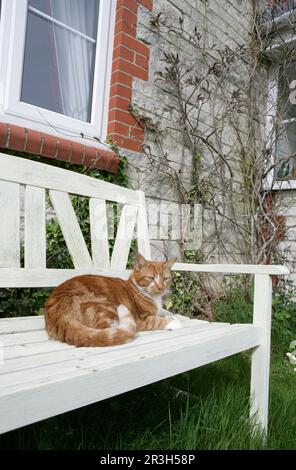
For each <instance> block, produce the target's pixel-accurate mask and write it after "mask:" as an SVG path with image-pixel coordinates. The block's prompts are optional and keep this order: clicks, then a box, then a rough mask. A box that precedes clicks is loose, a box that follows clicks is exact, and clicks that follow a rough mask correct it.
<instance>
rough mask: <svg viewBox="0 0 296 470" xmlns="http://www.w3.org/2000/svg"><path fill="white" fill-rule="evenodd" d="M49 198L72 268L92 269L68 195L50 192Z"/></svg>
mask: <svg viewBox="0 0 296 470" xmlns="http://www.w3.org/2000/svg"><path fill="white" fill-rule="evenodd" d="M49 196H50V199H51V202H52V204H53V207H54V210H55V213H56V216H57V219H58V221H59V224H60V227H61V230H62V232H63V235H64V239H65V242H66V245H67V248H68V250H69V253H70V255H71V258H72V261H73V264H74V267H75V268H76V269H79V268H92V267H93V262H92V259H91V257H90V254H89V252H88V249H87V246H86V244H85V240H84V238H83V235H82V232H81V228H80V226H79V223H78V220H77V217H76V214H75V211H74V209H73V206H72V203H71V200H70V196H69V194H67V193H63V192H61V191H53V190H50V191H49Z"/></svg>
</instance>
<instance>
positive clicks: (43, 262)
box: [0, 153, 289, 434]
mask: <svg viewBox="0 0 296 470" xmlns="http://www.w3.org/2000/svg"><path fill="white" fill-rule="evenodd" d="M0 170H1V171H0V221H1V223H0V288H6V289H7V288H8V289H9V288H14V289H16V288H31V287H33V288H39V287H40V288H53V287H55V286H58V285H59V284H61V283H62V282H64V281H66V280H67V279H71V278H72V277H74V276H79V275H82V274H94V275H107V276H112V277H119V278H122V279H127V278H128V276H129V270H128V269H127V267H128V265H129V260H130V252H131V247H132V244H133V242H136V245H137V250H138V251H139V253H141V254H142V255H143V256H144V257H145V258H146V259H148V260H151V259H153V257H152V253H151V247H150V240H149V225H148V217H147V207H146V199H145V194H144V193H143V192H142V191H140V190H132V189H129V188H125V187H121V186H117V185H115V184H111V183H109V182H106V181H102V180H99V179H97V178H92V177H89V176H86V175H82V174H78V173H76V172H73V171H68V170H65V169H62V168H57V167H55V166H51V165H44V164H42V163H40V162H35V161H31V160H28V159H26V158H19V157H15V156H12V155H5V154H2V153H0ZM73 195H76V196H77V197H78V198H80V197H83V198H84V200H85V198H86V199H87V200H88V203H89V206H88V219H87V226H88V229H89V236H90V241H91V243H90V245H89V244H87V243H86V240H85V238H84V237H85V235H84V234H83V232H82V230H81V227H80V222H79V220H78V218H77V214H76V212H75V209H74V206H73V203H72V196H73ZM48 204H49V205H50V206H52V209H53V210H54V213H55V220H56V222H57V223H58V224H59V226H60V229H61V232H62V234H63V237H64V240H65V244H66V246H67V250H68V252H69V255H70V257H71V260H72V264H73V268H71V269H62V268H61V267H59V266H55V267H50V266H49V265H48V264H49V263H48V261H49V260H48V257H47V254H48V253H47V248H48V240H47V231H46V226H47V205H48ZM114 207H116V217H115V214H114ZM150 209H151V207H150ZM110 210H111V211H110ZM112 214H113V216H112ZM110 215H111V216H112V217H111V219H110ZM22 218H23V222H22V223H21V219H22ZM115 219H116V220H115ZM117 219H118V220H117ZM168 220H169V219H168ZM115 222H116V223H115ZM115 226H116V227H115ZM115 228H116V229H115ZM180 235H181V234H180ZM183 235H185V234H182V237H183ZM182 240H183V238H182ZM111 241H112V244H111V243H110V242H111ZM110 245H112V246H110ZM111 248H112V249H111ZM172 269H173V271H177V272H178V271H179V272H189V273H199V274H201V273H203V275H207V274H208V275H213V274H214V275H216V274H218V273H219V274H221V275H222V274H227V275H238V274H243V275H247V276H253V280H254V302H253V322H252V324H244V325H241V324H235V325H229V324H225V323H207V322H202V321H198V320H189V319H188V318H186V317H181V321H182V322H183V327H182V328H181V329H180V330H175V331H154V332H143V333H140V334H138V335H137V337H136V338H134V339H133V340H132V341H131V342H130V343H128V344H126V345H121V346H114V347H109V348H75V347H73V346H69V345H67V344H64V343H60V342H58V341H54V340H50V339H49V338H48V337H47V334H46V331H45V329H44V319H43V318H42V317H41V316H40V317H38V316H36V317H22V318H9V319H2V320H0V355H1V354H2V352H3V361H1V357H0V433H3V432H6V431H10V430H12V429H16V428H18V427H22V426H25V425H27V424H30V423H34V422H37V421H40V420H42V419H46V418H48V417H51V416H55V415H58V414H61V413H64V412H66V411H70V410H74V409H77V408H79V407H81V406H85V405H87V404H90V403H94V402H97V401H100V400H103V399H105V398H108V397H112V396H115V395H118V394H120V393H124V392H127V391H129V390H133V389H135V388H137V387H141V386H143V385H147V384H150V383H153V382H156V381H158V380H162V379H165V378H167V377H170V376H173V375H176V374H178V373H181V372H184V371H187V370H190V369H194V368H195V367H198V366H202V365H204V364H208V363H211V362H213V361H216V360H218V359H222V358H224V357H227V356H230V355H232V354H236V353H238V352H240V351H244V350H247V349H251V348H252V359H251V384H250V417H251V418H252V420H253V421H254V425H256V426H257V427H259V428H260V429H261V430H262V431H263V432H264V433H265V434H266V432H267V425H268V391H269V363H270V332H271V313H272V276H282V275H287V274H289V270H288V269H287V268H286V267H285V266H275V265H257V264H245V265H244V264H191V263H175V264H174V266H173V267H172ZM162 313H163V314H166V315H167V314H169V312H166V311H164V312H162ZM12 314H13V312H12ZM184 315H186V312H184Z"/></svg>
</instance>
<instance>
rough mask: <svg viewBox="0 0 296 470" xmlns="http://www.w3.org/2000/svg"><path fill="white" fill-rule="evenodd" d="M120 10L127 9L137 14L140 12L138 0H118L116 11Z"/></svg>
mask: <svg viewBox="0 0 296 470" xmlns="http://www.w3.org/2000/svg"><path fill="white" fill-rule="evenodd" d="M120 8H127V9H128V10H131V11H133V12H134V13H137V11H138V5H137V2H136V0H117V4H116V9H117V10H119V9H120Z"/></svg>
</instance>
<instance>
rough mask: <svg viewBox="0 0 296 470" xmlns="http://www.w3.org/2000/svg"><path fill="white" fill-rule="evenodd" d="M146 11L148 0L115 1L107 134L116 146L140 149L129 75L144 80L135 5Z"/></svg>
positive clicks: (145, 62) (144, 54) (145, 53)
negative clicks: (132, 108)
mask: <svg viewBox="0 0 296 470" xmlns="http://www.w3.org/2000/svg"><path fill="white" fill-rule="evenodd" d="M139 4H141V5H143V6H144V7H146V8H147V9H149V10H152V8H153V2H152V0H117V9H116V20H115V36H114V50H113V64H112V78H111V90H110V103H109V124H108V131H107V133H108V135H109V136H110V137H112V139H113V140H114V141H116V142H117V144H118V146H119V147H122V148H125V149H129V150H133V151H135V152H141V151H142V145H143V143H144V130H143V126H142V125H141V123H140V122H138V121H137V119H135V118H134V117H133V115H132V114H131V113H130V112H129V106H130V103H131V101H132V81H133V78H138V79H141V80H148V67H149V47H148V46H147V45H146V44H144V43H143V42H141V41H139V40H138V39H136V37H137V20H138V5H139Z"/></svg>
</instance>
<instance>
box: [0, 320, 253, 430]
mask: <svg viewBox="0 0 296 470" xmlns="http://www.w3.org/2000/svg"><path fill="white" fill-rule="evenodd" d="M181 321H182V326H183V327H182V328H181V329H180V330H175V331H155V332H142V333H139V334H138V335H137V337H136V338H135V339H134V340H133V341H132V342H130V343H128V344H126V345H122V346H113V347H109V348H75V347H74V346H70V345H67V344H64V343H60V342H58V341H53V340H50V339H48V337H47V335H46V333H45V331H44V325H43V317H36V318H34V317H33V318H28V319H22V320H20V321H18V320H16V319H13V320H12V321H9V320H8V321H7V320H1V321H0V331H1V332H2V334H1V335H0V340H1V341H2V343H3V345H4V364H3V366H2V367H1V368H0V403H1V422H0V432H5V431H9V430H11V429H14V428H16V427H19V426H23V425H24V424H30V423H32V422H35V421H37V420H41V419H45V418H48V417H50V416H52V415H56V414H59V413H63V412H65V411H68V410H72V409H75V408H78V407H81V406H84V405H87V404H90V403H93V402H96V401H98V400H103V399H105V398H109V397H112V396H114V395H116V394H118V393H123V392H126V391H128V390H131V389H134V388H137V387H140V386H143V385H146V384H149V383H151V382H154V381H157V380H160V379H164V378H166V377H169V376H171V375H175V374H178V373H179V372H183V371H184V370H189V369H192V368H194V367H198V366H202V365H204V364H207V363H209V362H213V361H216V360H218V359H221V358H222V357H226V356H229V355H231V354H235V353H238V352H241V351H243V350H245V349H249V348H253V347H256V346H258V345H259V343H260V333H261V331H260V328H259V327H255V326H254V325H250V324H247V325H229V324H221V323H207V322H200V321H198V320H188V319H186V318H185V319H184V318H182V319H181ZM13 338H14V340H13V341H11V340H12V339H13ZM184 364H186V365H185V367H184ZM27 400H29V402H31V403H33V409H34V413H32V408H31V407H30V406H25V407H24V403H26V402H27Z"/></svg>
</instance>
